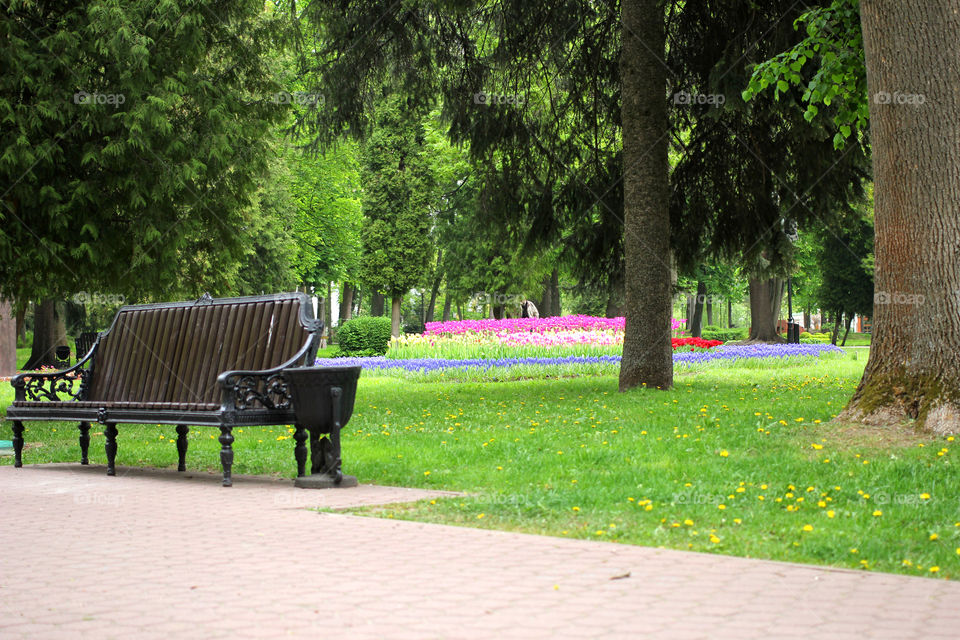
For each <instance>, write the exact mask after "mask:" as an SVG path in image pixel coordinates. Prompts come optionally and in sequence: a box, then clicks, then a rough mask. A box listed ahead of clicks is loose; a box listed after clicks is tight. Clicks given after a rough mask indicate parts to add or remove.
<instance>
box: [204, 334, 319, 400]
mask: <svg viewBox="0 0 960 640" xmlns="http://www.w3.org/2000/svg"><path fill="white" fill-rule="evenodd" d="M311 347H312V348H313V350H312V353H313V354H316V351H317V340H316V339H314V338H312V337H311V338H310V339H309V340H307V344H305V345H303V347H301V348H300V350H299V351H298V352H297V353H296V355H294V356H293V357H292V358H290V359H289V360H287V361H286V362H284V363H283V364H281V365H280V366H278V367H274V368H273V369H262V370H259V371H255V370H236V371H224V372H223V373H221V374H220V375H219V376H217V384H219V385H220V410H221V411H223V412H226V413H231V412H234V411H248V410H250V409H279V410H290V409H291V407H292V403H291V398H290V387H289V384H288V383H287V379H286V378H285V377H284V375H283V370H284V369H289V368H290V367H297V366H302V365H303V363H304V361H305V358H307V357H308V356H309V355H310V354H311Z"/></svg>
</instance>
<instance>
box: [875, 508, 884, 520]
mask: <svg viewBox="0 0 960 640" xmlns="http://www.w3.org/2000/svg"><path fill="white" fill-rule="evenodd" d="M882 515H883V511H881V510H880V509H877V510H876V511H874V512H873V517H874V518H879V517H880V516H882Z"/></svg>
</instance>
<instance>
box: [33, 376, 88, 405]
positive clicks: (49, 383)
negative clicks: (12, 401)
mask: <svg viewBox="0 0 960 640" xmlns="http://www.w3.org/2000/svg"><path fill="white" fill-rule="evenodd" d="M89 382H90V370H89V369H77V370H76V371H71V372H70V373H65V374H61V375H49V374H37V375H27V376H24V378H23V392H24V399H25V400H28V401H30V402H42V401H51V402H60V401H66V400H83V399H84V398H85V397H86V395H87V388H88V386H89ZM61 396H62V397H61Z"/></svg>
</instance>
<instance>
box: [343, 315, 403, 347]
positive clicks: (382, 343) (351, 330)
mask: <svg viewBox="0 0 960 640" xmlns="http://www.w3.org/2000/svg"><path fill="white" fill-rule="evenodd" d="M390 328H391V327H390V318H386V317H373V316H361V317H359V318H351V319H350V320H347V321H346V322H344V323H343V324H342V325H341V326H340V329H339V331H338V332H337V339H338V341H339V345H340V351H342V352H343V354H344V355H348V356H382V355H383V354H385V353H386V352H387V347H388V346H389V345H390Z"/></svg>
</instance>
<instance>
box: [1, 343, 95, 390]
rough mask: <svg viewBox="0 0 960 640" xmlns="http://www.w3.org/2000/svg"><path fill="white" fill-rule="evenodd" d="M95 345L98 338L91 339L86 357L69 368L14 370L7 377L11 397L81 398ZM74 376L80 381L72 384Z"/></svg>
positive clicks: (90, 370)
mask: <svg viewBox="0 0 960 640" xmlns="http://www.w3.org/2000/svg"><path fill="white" fill-rule="evenodd" d="M98 345H99V340H98V342H96V343H94V345H93V348H92V349H91V350H90V351H89V352H88V353H87V355H86V357H84V358H83V359H82V360H80V361H79V362H77V364H75V365H73V366H72V367H70V368H69V369H62V370H60V371H27V372H25V373H18V374H17V375H15V376H14V377H13V378H11V380H10V384H11V385H13V399H14V401H15V402H23V401H30V402H42V401H45V400H47V401H51V402H59V401H61V400H66V399H68V398H69V399H70V400H84V399H85V398H86V395H87V388H88V387H89V383H90V375H91V372H92V366H91V365H92V364H93V363H92V360H93V355H94V353H95V352H96V350H97V346H98ZM77 380H79V381H80V384H79V385H75V383H76V381H77ZM61 396H65V397H61Z"/></svg>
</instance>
